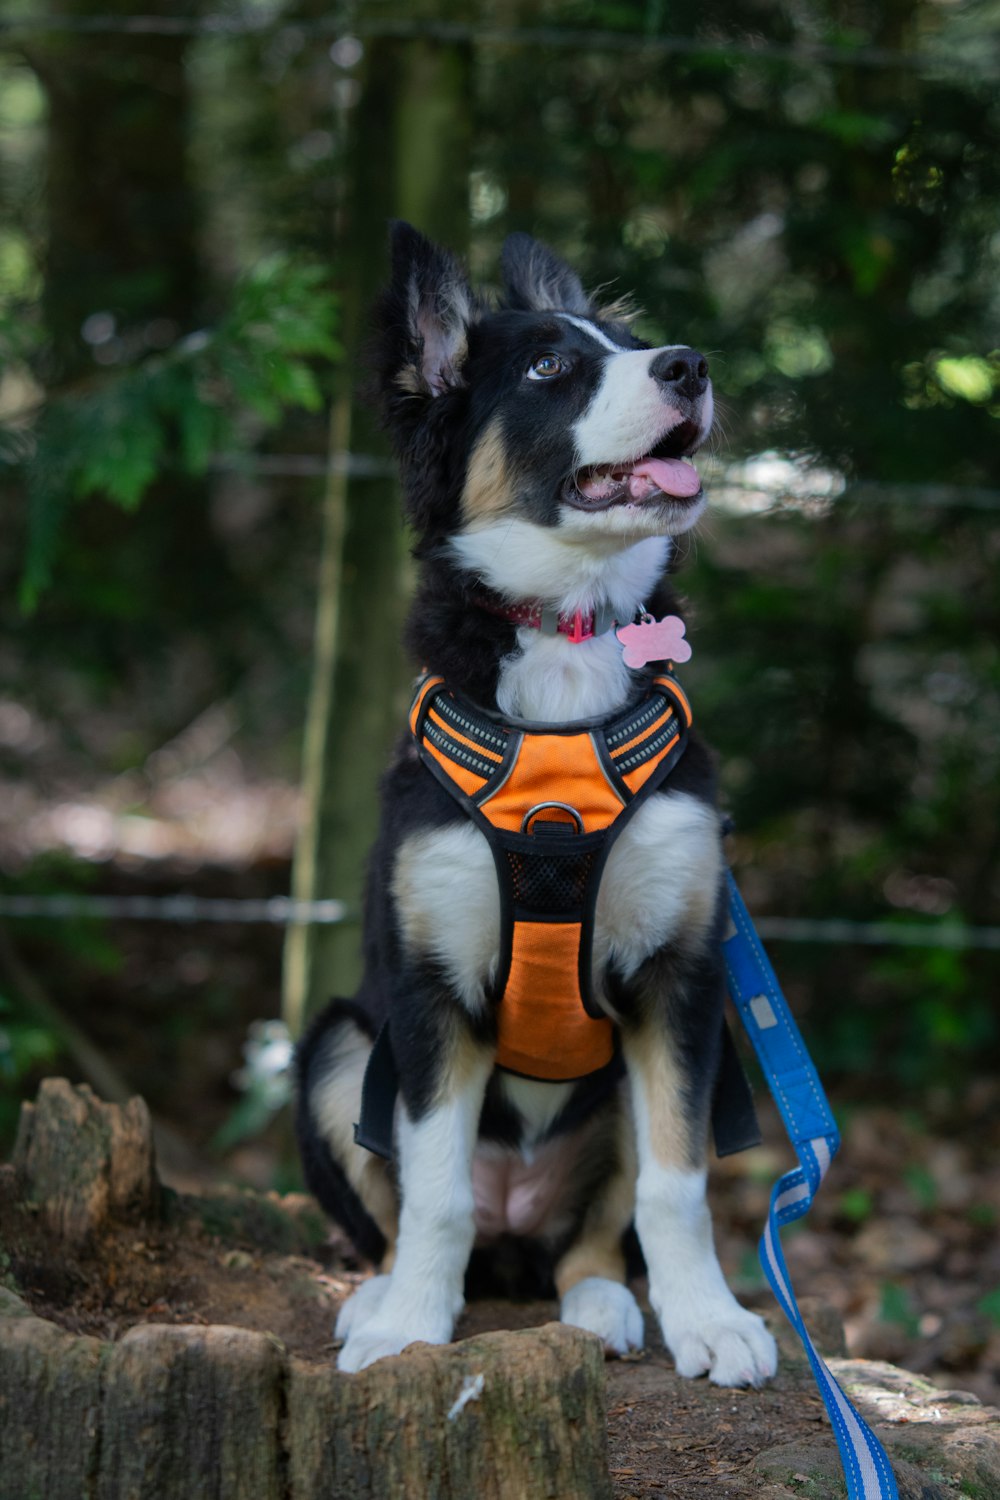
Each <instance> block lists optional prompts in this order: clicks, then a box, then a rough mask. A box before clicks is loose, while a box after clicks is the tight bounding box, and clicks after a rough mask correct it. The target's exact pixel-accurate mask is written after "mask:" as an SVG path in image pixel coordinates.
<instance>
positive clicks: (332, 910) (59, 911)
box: [0, 893, 355, 927]
mask: <svg viewBox="0 0 1000 1500" xmlns="http://www.w3.org/2000/svg"><path fill="white" fill-rule="evenodd" d="M0 917H43V918H49V919H52V920H55V921H70V920H71V919H72V918H74V917H99V918H107V919H111V920H117V919H119V918H121V919H124V920H125V921H132V922H185V923H187V922H247V923H259V924H265V925H269V926H275V927H292V926H305V925H309V926H314V927H327V926H331V925H333V924H334V923H337V922H351V921H354V920H355V914H354V913H352V912H351V910H350V908H349V907H348V906H347V905H346V904H345V903H344V902H343V901H333V900H330V901H296V900H294V899H293V898H292V897H290V896H269V897H266V898H263V899H255V898H253V897H243V896H240V897H230V898H216V897H210V896H190V895H186V894H184V893H180V894H178V895H175V896H80V895H57V896H55V895H54V896H0Z"/></svg>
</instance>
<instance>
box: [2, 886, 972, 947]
mask: <svg viewBox="0 0 1000 1500" xmlns="http://www.w3.org/2000/svg"><path fill="white" fill-rule="evenodd" d="M359 916H360V913H359V912H358V910H357V909H356V908H354V907H352V906H350V905H349V904H348V903H347V902H344V901H336V900H327V901H296V900H293V899H292V898H291V897H289V896H270V897H266V898H263V899H254V898H252V897H236V898H215V897H207V896H192V895H188V894H186V893H183V892H181V893H178V894H177V895H173V896H97V895H76V894H64V895H51V896H15V895H7V896H0V918H8V919H9V918H13V919H18V918H21V919H23V918H43V919H47V920H54V921H70V920H73V919H78V918H91V919H97V920H102V921H133V922H172V923H179V924H184V925H186V924H194V923H200V922H228V923H233V922H236V923H249V924H262V925H267V926H276V927H290V926H314V927H329V926H333V925H335V924H339V923H352V922H357V921H358V920H359ZM757 927H758V930H759V932H760V935H761V937H763V938H765V939H767V940H769V941H776V942H786V943H816V944H830V945H833V946H836V947H844V946H862V947H892V948H946V949H951V950H956V949H957V950H971V949H980V950H983V949H986V950H993V951H998V950H1000V927H971V926H966V925H964V924H963V925H958V924H954V925H953V924H951V923H919V922H889V921H883V922H855V921H852V920H849V919H846V918H841V917H830V918H811V917H761V918H759V919H758V922H757Z"/></svg>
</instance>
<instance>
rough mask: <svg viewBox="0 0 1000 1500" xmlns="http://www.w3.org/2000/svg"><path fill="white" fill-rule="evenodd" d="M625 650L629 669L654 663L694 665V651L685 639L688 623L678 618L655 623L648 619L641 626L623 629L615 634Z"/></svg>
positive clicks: (624, 627) (642, 620) (623, 657)
mask: <svg viewBox="0 0 1000 1500" xmlns="http://www.w3.org/2000/svg"><path fill="white" fill-rule="evenodd" d="M615 634H616V635H617V637H618V639H619V640H620V641H621V643H622V645H623V646H624V647H625V650H624V652H623V654H622V660H623V661H624V662H625V665H626V666H627V667H644V666H645V665H646V663H647V662H651V661H690V660H691V647H690V646H689V645H688V643H687V641H686V640H685V639H684V621H683V620H682V619H680V617H679V616H678V615H665V616H664V617H663V619H662V620H654V619H653V617H652V615H645V616H644V617H643V618H642V619H641V620H640V621H639V623H638V624H637V625H623V626H622V627H621V629H619V630H617V631H616V632H615Z"/></svg>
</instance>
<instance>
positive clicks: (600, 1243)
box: [555, 1110, 637, 1298]
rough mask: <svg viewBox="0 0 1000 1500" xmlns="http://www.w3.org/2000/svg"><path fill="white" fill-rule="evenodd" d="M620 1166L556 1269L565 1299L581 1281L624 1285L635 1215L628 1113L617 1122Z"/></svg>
mask: <svg viewBox="0 0 1000 1500" xmlns="http://www.w3.org/2000/svg"><path fill="white" fill-rule="evenodd" d="M617 1136H618V1166H617V1167H616V1169H615V1171H614V1172H613V1173H612V1174H611V1176H610V1177H609V1178H608V1179H607V1181H606V1182H605V1183H604V1184H603V1186H602V1189H601V1192H600V1193H599V1194H598V1195H597V1197H596V1198H595V1199H594V1201H593V1202H592V1203H591V1205H590V1207H589V1208H588V1210H587V1215H586V1218H585V1219H584V1221H583V1228H582V1230H581V1231H580V1235H579V1238H578V1239H577V1240H576V1241H574V1243H573V1244H572V1245H571V1246H570V1248H569V1249H568V1250H567V1251H566V1254H565V1255H564V1256H562V1258H561V1259H560V1261H559V1263H558V1264H557V1266H556V1268H555V1283H556V1291H557V1292H558V1293H559V1296H560V1298H562V1297H565V1295H566V1293H567V1292H568V1291H570V1289H571V1288H572V1287H574V1286H576V1284H577V1282H578V1281H585V1280H586V1279H587V1277H588V1276H602V1277H604V1279H605V1280H606V1281H617V1282H619V1283H620V1284H621V1285H622V1286H624V1284H625V1255H624V1252H623V1251H622V1236H623V1235H624V1233H625V1231H626V1229H627V1228H628V1226H629V1224H630V1223H631V1222H632V1216H633V1214H634V1213H635V1179H636V1172H637V1166H636V1155H635V1134H634V1132H633V1129H632V1121H631V1118H630V1117H629V1114H628V1111H627V1110H622V1112H621V1114H620V1116H619V1120H618V1130H617Z"/></svg>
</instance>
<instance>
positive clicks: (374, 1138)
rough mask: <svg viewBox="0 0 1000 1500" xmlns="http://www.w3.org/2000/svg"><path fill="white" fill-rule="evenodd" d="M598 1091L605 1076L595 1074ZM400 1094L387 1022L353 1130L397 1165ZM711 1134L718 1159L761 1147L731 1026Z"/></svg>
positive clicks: (371, 1056) (367, 1146) (366, 1078)
mask: <svg viewBox="0 0 1000 1500" xmlns="http://www.w3.org/2000/svg"><path fill="white" fill-rule="evenodd" d="M591 1078H592V1079H593V1080H594V1082H595V1084H596V1088H597V1090H598V1097H599V1091H600V1090H601V1089H602V1088H603V1086H604V1075H603V1072H602V1074H596V1073H595V1074H591ZM398 1095H399V1069H398V1067H397V1065H396V1058H395V1054H394V1053H393V1050H392V1041H391V1039H390V1036H389V1022H388V1021H383V1023H382V1026H381V1028H380V1030H379V1034H378V1036H377V1037H376V1038H375V1043H374V1046H373V1047H372V1050H371V1052H370V1053H369V1055H368V1062H367V1064H366V1066H365V1076H364V1081H363V1082H362V1085H361V1109H360V1113H359V1118H358V1122H357V1124H356V1125H355V1127H354V1140H355V1143H356V1144H357V1145H358V1146H364V1148H365V1150H366V1151H371V1152H372V1153H373V1154H374V1155H375V1156H382V1157H384V1158H385V1160H386V1161H392V1158H393V1141H392V1126H393V1117H394V1115H395V1110H396V1099H397V1097H398ZM712 1135H713V1138H714V1140H715V1153H716V1155H717V1156H734V1155H735V1154H736V1152H738V1151H746V1150H747V1149H748V1148H749V1147H750V1146H759V1145H760V1142H761V1134H760V1126H759V1125H758V1123H757V1111H756V1109H755V1108H754V1102H753V1093H752V1091H751V1088H750V1083H749V1080H748V1079H747V1075H746V1073H744V1071H743V1064H742V1063H741V1062H740V1059H739V1055H738V1053H737V1051H736V1047H735V1044H734V1042H733V1038H732V1033H731V1032H730V1030H729V1027H728V1026H726V1025H723V1028H722V1057H721V1061H720V1063H719V1072H718V1075H717V1077H716V1081H715V1093H714V1095H713V1097H712Z"/></svg>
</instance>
